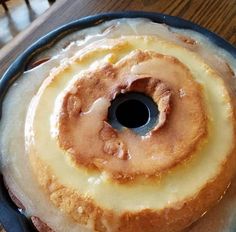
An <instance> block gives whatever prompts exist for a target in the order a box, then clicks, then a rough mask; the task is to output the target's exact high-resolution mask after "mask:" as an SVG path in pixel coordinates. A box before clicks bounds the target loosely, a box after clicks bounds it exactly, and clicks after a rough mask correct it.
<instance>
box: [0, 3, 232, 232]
mask: <svg viewBox="0 0 236 232" xmlns="http://www.w3.org/2000/svg"><path fill="white" fill-rule="evenodd" d="M124 10H144V11H154V12H161V13H166V14H170V15H174V16H179V17H182V18H184V19H187V20H191V21H192V22H194V23H197V24H200V25H201V26H203V27H206V28H207V29H209V30H211V31H213V32H215V33H217V34H219V35H220V36H222V37H223V38H225V39H226V40H228V41H229V42H231V43H232V44H233V45H234V46H236V0H57V1H56V3H55V4H54V5H53V6H52V7H51V8H50V9H49V10H48V11H47V12H45V13H44V14H43V15H42V16H40V17H39V18H38V19H36V20H35V21H34V22H33V23H32V24H31V25H30V26H29V27H28V28H27V29H26V30H24V31H22V32H21V33H20V34H18V35H17V36H16V37H15V38H14V39H13V40H12V41H11V42H10V43H8V44H7V45H6V46H5V47H3V48H2V49H1V50H0V77H1V76H2V74H3V73H4V71H5V70H6V69H7V68H8V67H9V65H10V64H11V63H12V62H13V61H14V60H15V58H16V57H17V56H18V55H19V54H20V53H21V52H22V51H24V50H25V49H26V48H27V47H28V46H30V45H31V44H32V43H33V42H34V41H36V40H37V39H38V38H40V37H41V36H42V35H44V34H46V33H47V32H49V31H50V30H52V29H54V28H56V27H58V26H60V25H62V24H65V23H67V22H69V21H72V20H75V19H78V18H80V17H83V16H86V15H91V14H97V13H100V12H108V11H124ZM0 228H1V227H0ZM0 230H1V229H0Z"/></svg>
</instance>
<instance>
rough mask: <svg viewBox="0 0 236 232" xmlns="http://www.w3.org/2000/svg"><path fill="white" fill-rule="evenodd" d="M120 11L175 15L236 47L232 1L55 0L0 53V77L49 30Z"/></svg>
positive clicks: (234, 3) (235, 12) (235, 11)
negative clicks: (88, 16) (95, 15)
mask: <svg viewBox="0 0 236 232" xmlns="http://www.w3.org/2000/svg"><path fill="white" fill-rule="evenodd" d="M124 10H144V11H154V12H161V13H166V14H170V15H174V16H179V17H182V18H184V19H187V20H191V21H192V22H194V23H197V24H200V25H201V26H203V27H206V28H208V29H209V30H211V31H213V32H216V33H217V34H219V35H220V36H222V37H223V38H225V39H226V40H228V41H229V42H231V43H232V44H233V45H235V46H236V0H57V1H56V3H55V4H54V5H53V6H52V7H51V8H50V9H49V10H48V11H46V12H45V13H44V14H43V15H42V16H40V17H39V18H38V19H36V20H35V21H34V22H33V23H32V24H31V25H30V26H29V27H28V28H27V29H26V30H24V31H22V32H21V33H20V34H18V35H17V36H16V37H15V38H14V39H13V40H12V41H11V42H10V43H8V44H7V45H6V46H5V47H3V48H2V49H1V50H0V77H1V76H2V74H3V73H4V71H5V70H6V69H7V67H8V66H9V65H10V64H11V63H12V62H13V61H14V60H15V58H16V57H17V56H18V55H19V54H20V53H21V52H22V51H24V50H25V49H26V48H27V47H28V46H30V45H31V44H32V43H33V42H34V41H36V40H37V39H38V38H40V37H41V36H42V35H44V34H45V33H47V32H49V31H50V30H52V29H54V28H56V27H58V26H60V25H62V24H65V23H67V22H70V21H72V20H75V19H78V18H80V17H83V16H86V15H91V14H97V13H100V12H108V11H124Z"/></svg>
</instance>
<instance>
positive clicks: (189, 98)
mask: <svg viewBox="0 0 236 232" xmlns="http://www.w3.org/2000/svg"><path fill="white" fill-rule="evenodd" d="M150 57H152V59H154V60H155V59H164V60H165V59H166V60H168V62H169V64H170V65H175V67H176V68H179V69H181V70H182V69H183V70H184V72H181V74H182V75H181V76H182V78H183V77H185V78H186V79H185V78H183V79H181V77H178V76H177V77H178V78H177V77H175V76H174V77H171V76H170V77H168V78H164V77H163V76H162V75H160V76H158V83H164V86H165V87H163V88H160V89H161V90H163V89H164V90H169V89H170V90H171V99H170V101H168V102H167V104H164V106H165V107H164V109H168V110H170V113H169V112H168V113H169V115H168V116H167V118H165V120H164V122H165V123H164V124H163V127H160V128H159V129H158V130H157V131H156V132H155V133H158V134H159V135H160V134H165V133H169V134H168V136H166V137H164V138H163V139H160V137H158V140H155V146H159V145H163V144H162V141H164V142H165V141H168V146H166V147H165V149H163V150H164V151H165V152H166V151H168V149H170V150H171V153H170V154H171V155H173V157H174V159H173V160H171V161H172V162H169V161H168V162H167V165H166V164H165V165H166V166H165V168H166V170H170V168H173V167H174V166H175V165H177V164H180V165H182V164H183V161H186V159H187V158H191V154H193V153H195V151H196V149H198V148H201V145H202V144H203V143H204V142H205V138H206V137H207V135H208V134H207V133H208V118H207V112H206V108H205V105H204V101H203V99H202V98H204V97H203V95H204V93H203V91H202V88H201V85H200V84H197V83H196V82H195V81H194V80H192V76H191V73H190V71H189V70H188V69H187V68H186V67H185V66H184V65H183V64H182V63H181V62H179V61H178V60H177V59H174V58H172V57H167V56H163V55H159V54H155V53H152V52H140V51H135V52H134V53H132V55H131V56H130V57H129V58H130V59H125V60H122V61H121V62H119V63H118V64H117V66H119V67H120V68H121V70H122V71H121V72H120V73H119V72H118V71H117V70H116V69H115V68H114V65H111V64H107V65H105V66H103V67H102V68H98V69H97V70H96V72H93V71H92V72H91V71H90V72H89V73H87V74H85V75H86V78H85V79H86V81H85V80H83V78H81V79H79V81H78V82H76V83H75V84H76V85H77V86H76V88H71V91H69V92H67V94H66V95H65V96H64V99H63V100H64V101H63V104H62V106H63V107H62V109H63V110H64V111H63V113H62V114H61V116H62V117H61V121H60V126H61V128H60V130H61V131H62V132H63V133H62V134H61V135H62V137H61V138H60V139H61V141H60V142H61V143H64V144H61V146H62V147H63V148H64V149H65V150H67V151H69V153H70V155H74V156H75V157H76V155H77V156H79V158H81V157H82V158H84V160H83V161H84V162H85V163H86V165H85V166H86V167H89V168H93V165H95V166H96V167H97V168H98V169H100V170H104V166H103V161H104V160H99V158H101V157H95V159H94V163H92V165H91V163H89V162H90V160H91V157H89V159H88V158H87V159H86V157H87V154H86V155H85V156H84V157H83V155H81V154H82V153H81V151H82V150H81V146H79V149H77V148H76V147H72V146H73V145H74V143H73V140H71V137H72V138H73V133H72V134H71V131H73V129H74V127H75V125H76V123H75V122H76V120H81V118H82V116H83V115H85V114H86V113H87V114H88V112H89V110H90V109H91V104H93V102H94V100H96V99H90V94H91V95H92V96H93V95H94V94H93V88H91V86H89V87H90V88H80V89H79V87H81V83H82V82H83V81H84V84H85V85H86V84H88V85H89V84H91V83H92V87H95V86H99V88H98V89H102V90H104V89H103V87H104V86H105V87H107V86H110V85H109V83H105V85H104V83H103V81H104V82H105V81H106V78H103V79H101V78H100V79H99V78H98V80H96V78H95V80H94V76H96V75H98V76H99V75H100V76H101V74H102V75H103V76H105V77H106V75H107V76H108V77H111V79H112V80H113V79H117V75H118V76H119V75H120V76H124V75H126V77H130V76H131V75H129V74H130V73H127V72H126V71H127V69H128V70H130V69H131V67H132V66H133V65H135V64H140V63H144V62H145V61H149V59H150ZM100 76H99V77H100ZM137 76H138V77H139V78H140V80H141V78H143V77H147V75H145V72H144V73H141V74H140V73H138V74H137V73H135V75H133V76H131V78H130V79H129V78H126V80H127V79H128V81H127V82H123V83H119V85H117V86H116V88H115V89H114V91H108V92H106V93H108V95H107V96H105V98H106V99H105V100H108V101H109V100H110V99H113V97H114V96H115V95H116V94H117V90H119V91H121V90H124V91H126V90H127V89H126V88H127V86H128V87H129V86H132V83H133V82H134V81H135V80H136V79H135V78H136V77H137ZM151 77H153V76H151ZM179 78H180V79H179ZM144 79H145V78H144ZM176 82H177V84H176ZM106 84H107V85H106ZM148 85H149V84H147V86H148ZM151 86H152V85H150V86H149V87H150V88H151V89H152V87H151ZM155 86H157V83H156V84H155ZM183 86H184V88H182V87H183ZM186 86H187V87H186ZM73 87H74V86H73ZM135 88H138V87H137V86H135ZM78 89H79V90H80V91H77V90H78ZM83 90H89V91H88V92H84V93H83ZM136 90H137V89H136ZM119 91H118V92H119ZM167 92H168V91H167ZM85 93H86V96H88V98H86V99H85V100H84V101H81V96H82V95H84V94H85ZM164 93H166V91H164ZM96 94H98V95H99V94H101V93H100V92H99V91H98V92H96V93H95V95H96ZM172 94H173V99H172ZM80 95H81V96H80ZM226 95H227V94H226ZM103 96H104V94H103ZM158 96H159V95H158ZM168 96H170V95H168ZM227 96H228V95H227ZM227 96H226V97H225V98H227ZM98 97H99V96H96V98H98ZM204 99H205V98H204ZM224 100H225V99H224ZM86 102H87V103H86ZM88 102H90V104H88ZM225 102H226V103H227V104H228V103H229V101H228V99H227V100H226V101H225ZM103 103H104V102H103ZM164 103H166V102H164ZM169 103H170V104H169ZM83 104H84V106H83ZM104 104H105V108H106V107H108V105H106V104H107V102H106V101H105V103H104ZM182 105H184V107H183V108H182ZM229 105H230V107H229V108H230V109H231V106H232V102H231V103H229ZM103 107H104V106H103ZM85 109H86V110H85ZM183 109H184V110H185V111H184V112H183ZM178 110H179V112H178V114H175V113H174V112H176V111H178ZM87 111H88V112H87ZM104 112H105V111H104V110H103V111H102V113H101V114H100V117H101V118H100V119H99V120H100V121H101V124H99V126H98V128H99V130H98V132H99V135H100V136H101V138H102V141H103V142H104V141H107V138H112V139H114V141H112V144H108V146H107V148H106V149H107V151H108V152H107V153H109V152H110V151H111V152H110V153H111V154H107V155H109V159H111V157H112V159H113V158H114V160H115V163H112V162H111V164H112V165H110V167H112V168H110V167H109V166H107V167H106V172H108V173H112V174H114V173H115V175H113V177H114V178H115V179H117V180H119V181H120V179H119V176H116V174H117V173H118V174H119V175H121V176H122V177H121V179H125V178H127V177H128V179H129V178H130V177H131V179H132V178H133V177H134V176H135V175H143V174H147V173H148V174H150V173H155V172H154V171H153V170H155V171H156V170H158V171H159V172H158V173H160V171H163V170H165V168H163V167H162V169H161V168H160V166H159V168H160V169H157V168H156V166H155V168H154V169H153V170H151V171H153V172H150V169H148V171H149V172H147V171H146V170H145V171H143V170H141V171H140V170H138V171H139V172H133V173H131V172H129V170H130V169H129V168H128V169H123V168H122V169H121V170H120V172H117V173H116V172H114V169H113V167H115V168H117V167H118V168H119V162H125V161H127V160H129V159H127V155H129V154H127V146H126V144H125V143H124V144H122V143H120V142H119V139H121V138H125V136H126V135H127V136H129V138H130V137H132V138H134V140H133V141H135V139H137V140H138V138H137V136H136V135H134V134H133V133H131V132H128V133H127V132H126V131H125V132H124V133H123V132H121V133H117V132H116V131H113V129H112V128H111V127H109V125H108V124H107V123H106V122H104V121H106V112H105V113H104ZM186 112H187V115H185V114H186ZM184 113H185V114H184ZM199 115H200V116H199ZM175 116H176V117H175ZM177 116H178V117H177ZM187 116H188V117H190V120H189V121H188V119H189V118H188V117H187ZM228 117H229V118H230V119H231V117H232V115H228ZM180 118H181V119H183V118H184V119H185V121H184V124H183V122H179V121H178V120H179V119H180ZM230 121H231V122H233V123H234V121H235V115H234V116H233V117H232V120H230ZM171 122H174V124H171ZM68 125H69V126H68ZM170 125H171V126H170ZM96 126H97V125H96ZM168 127H170V128H177V129H176V131H175V132H176V133H173V131H171V130H170V131H168ZM163 128H164V129H165V130H163ZM189 128H191V131H190V132H188V129H189ZM79 129H81V127H79ZM103 129H104V130H103ZM193 131H195V132H196V133H195V132H194V133H193ZM85 132H86V131H85ZM125 133H127V134H125ZM155 133H153V135H155ZM179 133H180V134H179ZM181 133H183V134H184V137H181ZM188 133H189V134H188ZM191 133H193V134H191ZM61 135H60V136H61ZM71 135H72V136H71ZM191 135H193V138H190V139H186V136H190V137H191ZM60 136H59V137H60ZM122 136H124V137H122ZM92 137H93V136H92ZM147 137H148V136H147ZM150 137H151V136H150ZM233 137H234V138H235V125H234V135H233ZM68 138H69V140H68ZM98 138H99V136H98ZM184 138H185V139H184ZM71 141H72V142H71ZM117 141H118V142H117ZM121 141H122V142H123V141H126V140H125V139H122V140H121ZM159 141H161V142H159ZM179 141H180V144H181V146H184V145H186V144H188V145H189V143H191V145H189V146H188V147H187V148H186V147H185V148H184V149H183V150H180V156H178V155H176V153H174V151H175V150H174V149H173V147H171V146H172V144H178V143H177V142H179ZM113 142H114V143H113ZM89 144H90V146H92V144H93V143H91V141H90V143H89ZM137 144H138V143H137ZM150 144H151V143H150ZM150 144H149V145H150ZM80 145H81V144H80ZM163 146H164V145H163ZM181 146H180V148H181ZM120 147H121V150H122V151H125V152H124V153H119V152H118V153H117V150H119V149H120ZM147 147H149V146H147ZM158 148H159V149H160V146H159V147H158ZM178 148H179V147H178ZM101 149H104V146H101ZM77 151H80V152H77ZM235 152H236V147H235V145H234V144H233V145H232V148H231V151H230V153H229V154H228V156H227V157H226V154H223V155H224V156H225V160H224V161H223V162H221V166H220V165H219V166H218V168H219V171H218V170H217V171H218V172H216V173H217V174H216V175H215V176H214V178H213V179H212V180H210V181H209V182H208V183H205V182H204V183H202V186H201V187H200V189H199V191H195V195H193V194H192V195H191V197H185V198H184V199H183V200H182V201H181V202H178V201H173V202H174V203H172V204H171V203H170V204H167V205H166V206H165V207H164V208H162V209H156V208H151V207H150V208H148V209H143V210H139V211H138V210H137V211H129V210H124V211H121V212H120V211H119V210H116V209H113V210H111V209H107V208H105V207H103V206H102V205H99V203H98V202H99V200H98V202H96V201H95V200H93V199H91V198H90V197H86V196H84V195H82V193H81V192H80V191H79V189H78V190H76V189H72V188H69V187H68V186H64V185H63V184H60V180H58V179H57V178H56V177H55V175H54V173H53V171H52V170H51V169H50V166H49V165H50V164H47V163H46V162H44V161H42V160H41V159H40V154H37V151H34V150H33V149H32V151H31V154H30V159H31V163H32V166H33V170H34V171H35V172H36V175H37V178H38V182H39V183H40V185H41V186H42V188H43V189H44V190H45V191H46V194H47V195H48V196H49V198H50V200H51V201H52V202H53V203H54V205H55V206H56V207H58V208H60V210H61V211H63V212H65V213H66V214H68V215H69V216H70V217H71V218H72V219H73V220H75V221H76V222H77V223H78V224H82V225H88V227H90V225H91V223H92V229H91V230H92V231H98V232H104V231H112V232H118V231H120V232H121V231H122V232H133V231H137V232H139V231H140V232H141V231H142V232H144V231H145V232H156V231H160V232H175V231H176V232H177V231H179V230H180V229H183V228H185V227H186V226H188V225H190V224H191V223H193V222H194V221H195V220H197V219H198V218H199V217H200V216H201V215H202V214H203V213H204V212H205V210H208V209H209V208H210V207H211V206H212V205H213V204H215V203H216V202H217V200H218V199H220V197H221V196H222V194H223V193H224V191H225V189H226V188H227V186H228V184H229V182H230V179H231V178H232V175H233V173H234V169H235V162H236V156H235ZM94 154H95V155H96V153H94ZM120 154H121V155H120ZM195 154H196V153H195ZM92 158H93V157H92ZM102 158H103V157H102ZM193 159H194V157H193ZM117 160H118V162H117ZM145 160H146V157H145V159H144V162H142V168H143V166H145ZM80 161H81V160H80ZM105 161H107V160H105ZM142 161H143V160H142ZM190 161H191V160H190ZM186 163H188V162H186ZM114 164H115V165H114ZM77 165H78V166H77V167H78V168H80V166H79V165H81V163H80V162H78V163H77ZM184 165H185V163H184ZM184 165H183V166H184ZM186 165H188V164H186ZM120 167H122V165H121V166H120ZM109 168H110V169H109ZM148 168H150V166H148ZM172 170H173V171H174V168H173V169H172ZM172 170H171V171H172ZM226 170H227V172H226ZM142 171H143V172H142ZM132 175H133V176H132ZM147 178H148V177H147ZM109 181H110V180H109ZM148 181H150V182H149V184H150V183H151V181H152V179H151V180H148ZM120 183H122V181H120ZM115 184H117V183H115ZM125 184H127V183H125ZM134 184H135V181H134ZM126 186H128V187H130V186H129V185H128V184H127V185H126ZM131 187H132V186H131ZM78 188H79V187H78ZM95 199H96V197H95Z"/></svg>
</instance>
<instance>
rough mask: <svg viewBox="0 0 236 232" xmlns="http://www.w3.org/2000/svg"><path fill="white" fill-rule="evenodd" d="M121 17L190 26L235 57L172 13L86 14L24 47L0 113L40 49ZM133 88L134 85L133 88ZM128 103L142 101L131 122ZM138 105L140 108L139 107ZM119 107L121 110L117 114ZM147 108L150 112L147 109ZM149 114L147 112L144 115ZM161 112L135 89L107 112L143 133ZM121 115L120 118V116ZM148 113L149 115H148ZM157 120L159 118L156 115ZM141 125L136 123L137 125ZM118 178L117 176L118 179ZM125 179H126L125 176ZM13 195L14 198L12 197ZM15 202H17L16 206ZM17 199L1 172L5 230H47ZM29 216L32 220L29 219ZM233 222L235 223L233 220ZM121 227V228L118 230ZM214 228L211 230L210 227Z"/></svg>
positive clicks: (223, 44) (0, 92)
mask: <svg viewBox="0 0 236 232" xmlns="http://www.w3.org/2000/svg"><path fill="white" fill-rule="evenodd" d="M120 18H147V19H150V20H151V21H153V22H157V23H161V24H166V25H168V26H171V27H173V28H179V29H190V30H192V31H196V32H198V33H200V34H202V35H204V36H205V37H207V38H209V39H210V41H212V42H213V43H214V44H215V45H217V46H218V47H220V48H222V49H224V50H225V51H227V52H228V53H230V54H231V55H232V56H233V57H234V58H236V49H235V47H233V46H232V45H231V44H229V43H228V42H227V41H225V40H224V39H222V38H221V37H219V36H217V35H216V34H214V33H212V32H210V31H208V30H206V29H205V28H202V27H200V26H198V25H196V24H194V23H191V22H189V21H186V20H184V19H181V18H178V17H173V16H169V15H164V14H159V13H149V12H117V13H104V14H99V15H94V16H89V17H85V18H81V19H79V20H76V21H74V22H71V23H68V24H66V25H64V26H62V27H60V28H58V29H55V30H54V31H52V32H50V33H48V34H47V35H45V36H44V37H42V38H41V39H39V40H38V41H37V42H35V43H34V44H33V45H32V46H30V47H29V48H28V49H27V50H26V51H24V52H23V53H22V54H21V55H20V56H19V57H18V58H17V59H16V60H15V62H14V63H13V64H12V65H11V66H10V67H9V68H8V70H7V71H6V72H5V74H4V75H3V77H2V78H1V80H0V113H1V110H2V102H3V99H4V96H5V94H6V92H7V91H8V88H9V86H11V85H12V84H13V83H14V81H15V80H16V79H17V78H18V77H19V75H20V74H21V73H23V72H24V71H25V70H27V69H28V67H29V64H30V63H32V62H31V61H32V60H34V57H35V56H36V55H38V54H40V53H42V52H43V51H45V50H47V49H48V48H50V47H53V46H54V44H55V43H56V42H57V41H59V40H60V39H62V38H64V37H65V36H66V35H68V34H70V33H72V32H75V31H79V30H82V29H85V28H89V27H92V26H95V25H98V24H101V23H103V22H106V21H109V20H113V19H120ZM134 89H135V88H134ZM127 100H128V101H127ZM124 102H128V104H126V105H125V106H124V108H123V109H119V106H120V105H121V104H123V103H124ZM129 104H141V106H138V107H139V109H141V108H142V109H143V114H141V116H140V118H139V119H138V121H136V122H133V121H132V118H128V119H127V118H126V117H124V114H123V113H122V110H123V111H127V110H129V107H130V105H129ZM140 107H141V108H140ZM118 110H120V112H121V113H120V114H118V113H117V112H118ZM147 112H149V113H147ZM130 115H131V116H130V117H132V112H130ZM147 115H148V116H147ZM159 115H160V112H158V110H157V108H156V107H155V103H154V102H153V101H152V99H151V98H148V97H147V96H145V95H142V94H137V93H136V92H135V91H134V92H133V93H130V94H123V95H122V96H121V97H117V98H116V99H115V100H113V102H112V104H111V107H110V108H109V112H108V117H109V118H108V120H109V123H110V125H112V126H113V128H115V129H117V130H119V129H120V127H121V124H122V125H124V126H125V125H126V124H129V123H130V121H131V123H134V124H133V125H131V126H130V128H132V130H133V131H134V132H135V133H137V134H139V135H141V136H142V135H145V134H146V133H148V132H149V131H151V129H152V128H153V127H154V125H155V122H156V120H157V118H158V117H160V116H159ZM119 117H120V118H119ZM147 117H149V118H148V119H147ZM143 120H144V121H147V123H144V125H143V123H142V121H143ZM159 120H160V118H159ZM140 124H141V125H143V126H139V125H140ZM118 181H119V180H118ZM124 181H126V180H124ZM12 199H13V201H14V202H13V201H12ZM16 204H17V206H16ZM19 208H21V207H20V203H19V202H17V200H16V199H15V200H14V195H12V194H11V192H10V191H9V189H8V188H7V186H6V185H5V184H4V178H3V176H2V174H1V178H0V222H1V224H2V225H3V226H4V228H5V229H6V231H8V232H19V231H24V232H32V231H38V230H37V229H35V227H34V225H36V226H37V224H38V223H39V224H40V225H39V226H38V228H40V230H41V231H50V230H49V228H47V227H46V225H44V224H43V223H41V222H40V221H38V219H37V218H34V217H33V218H32V217H31V219H29V218H28V217H27V216H26V215H24V210H22V209H19ZM32 220H33V222H34V223H32ZM233 224H235V223H233ZM230 229H231V231H236V226H235V227H232V228H230ZM121 231H122V230H121ZM212 231H213V230H212Z"/></svg>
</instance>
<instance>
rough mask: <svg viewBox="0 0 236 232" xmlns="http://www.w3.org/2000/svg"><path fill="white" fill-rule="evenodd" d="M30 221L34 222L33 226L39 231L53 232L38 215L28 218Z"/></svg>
mask: <svg viewBox="0 0 236 232" xmlns="http://www.w3.org/2000/svg"><path fill="white" fill-rule="evenodd" d="M30 219H31V221H32V223H33V224H34V226H35V228H36V229H37V230H38V231H39V232H54V230H52V229H51V228H50V227H49V226H48V225H47V224H46V223H44V222H43V221H42V220H41V219H40V218H38V217H34V216H33V217H31V218H30Z"/></svg>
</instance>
